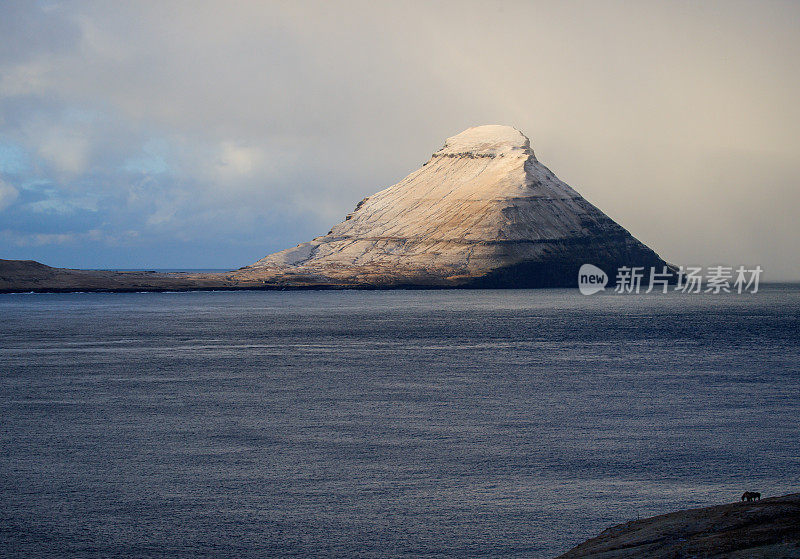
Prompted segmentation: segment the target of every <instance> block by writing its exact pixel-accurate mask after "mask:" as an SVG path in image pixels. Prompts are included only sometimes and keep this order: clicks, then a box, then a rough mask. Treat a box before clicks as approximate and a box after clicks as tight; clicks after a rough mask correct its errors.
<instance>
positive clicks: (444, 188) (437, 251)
mask: <svg viewBox="0 0 800 559" xmlns="http://www.w3.org/2000/svg"><path fill="white" fill-rule="evenodd" d="M591 258H594V263H600V264H602V263H603V261H606V262H607V263H608V264H617V263H627V262H628V261H630V263H631V264H636V265H652V264H659V263H660V264H663V261H661V260H660V259H659V258H658V257H657V256H656V255H655V253H653V252H652V251H651V250H650V249H648V248H647V247H645V246H644V245H642V244H641V243H640V242H639V241H637V240H636V239H634V238H633V237H632V236H631V235H630V234H629V233H628V232H627V231H625V230H624V229H623V228H622V227H620V226H619V225H617V224H616V223H614V222H613V221H612V220H611V219H610V218H608V217H607V216H606V215H605V214H603V213H602V212H601V211H600V210H598V209H597V208H595V207H594V206H593V205H591V204H590V203H589V202H587V201H586V200H585V199H583V198H582V197H581V196H580V195H579V194H578V193H577V192H576V191H575V190H573V189H572V188H571V187H569V186H568V185H567V184H565V183H563V182H562V181H560V180H559V179H558V178H557V177H556V176H555V175H554V174H553V173H552V172H550V170H549V169H547V168H546V167H545V166H544V165H542V164H541V163H539V161H538V160H537V159H536V157H535V155H534V153H533V150H532V149H531V147H530V141H529V140H528V138H526V137H525V136H524V135H523V134H522V133H521V132H520V131H519V130H516V129H515V128H512V127H510V126H499V125H487V126H477V127H474V128H469V129H467V130H465V131H464V132H462V133H460V134H458V135H456V136H453V137H451V138H448V139H447V141H446V143H445V145H444V147H443V148H442V149H440V150H439V151H437V152H436V153H434V154H433V155H432V157H431V159H430V160H429V161H428V162H427V163H426V164H425V165H423V167H422V168H421V169H419V170H417V171H414V172H413V173H411V174H410V175H408V176H407V177H406V178H404V179H403V180H402V181H400V182H399V183H397V184H395V185H394V186H390V187H389V188H386V189H385V190H382V191H380V192H377V193H375V194H373V195H371V196H369V197H367V198H365V199H364V200H363V201H362V202H360V203H359V204H358V206H357V207H356V209H355V210H354V211H353V212H352V213H350V214H348V216H347V217H346V219H345V220H344V221H343V222H341V223H339V224H337V225H335V226H334V227H333V229H331V231H330V232H329V233H328V234H327V235H324V236H322V237H317V238H315V239H313V240H311V241H310V242H307V243H303V244H301V245H298V246H297V247H295V248H290V249H287V250H284V251H281V252H277V253H275V254H271V255H269V256H267V257H265V258H262V259H261V260H259V261H258V262H256V263H254V264H252V265H251V266H248V267H245V268H243V269H242V270H241V271H240V272H239V275H240V276H242V277H243V278H244V277H246V278H249V279H253V278H257V277H262V276H263V277H264V279H265V281H274V280H276V279H277V280H280V278H281V277H290V278H294V279H297V278H301V279H302V278H306V280H307V281H310V282H322V283H326V282H327V283H360V284H374V285H392V284H398V285H401V284H420V285H457V284H464V283H468V282H469V281H471V280H474V279H475V278H481V277H485V276H487V274H491V273H492V272H496V271H498V270H504V269H509V267H514V266H516V267H517V268H519V266H520V265H521V266H523V268H524V266H526V265H528V268H530V269H529V270H528V271H527V272H526V271H525V270H524V269H522V270H521V271H520V270H518V271H517V272H515V276H514V277H516V278H517V279H516V280H511V281H517V282H518V283H519V282H520V281H521V285H527V284H530V285H538V284H539V283H541V282H538V281H537V280H536V278H530V277H527V276H525V274H528V275H529V276H530V275H531V274H534V275H535V274H540V275H541V274H544V275H551V268H552V270H555V267H557V266H561V267H567V268H570V267H571V266H572V265H573V264H575V266H580V264H581V263H583V261H592V260H591ZM626 259H627V260H626ZM548 262H552V263H553V266H552V267H551V268H548V267H547V266H548ZM530 266H533V268H531V267H530ZM576 269H577V268H576ZM554 273H555V272H553V274H554ZM565 273H566V272H565ZM520 274H521V276H520ZM529 280H530V281H529ZM551 283H553V282H552V281H550V282H544V283H543V285H545V284H551ZM557 283H558V282H557V281H556V282H555V284H557ZM509 286H514V285H509Z"/></svg>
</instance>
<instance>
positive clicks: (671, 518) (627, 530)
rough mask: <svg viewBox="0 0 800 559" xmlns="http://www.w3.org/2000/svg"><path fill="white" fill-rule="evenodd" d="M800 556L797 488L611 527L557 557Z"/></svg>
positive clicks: (652, 558)
mask: <svg viewBox="0 0 800 559" xmlns="http://www.w3.org/2000/svg"><path fill="white" fill-rule="evenodd" d="M689 557H698V558H700V557H702V558H723V557H726V558H732V559H733V558H741V559H744V558H757V557H762V558H766V557H770V558H771V557H775V558H778V557H800V493H794V494H791V495H784V496H783V497H772V498H770V499H762V500H760V501H754V502H736V503H732V504H729V505H717V506H713V507H707V508H702V509H690V510H684V511H679V512H673V513H669V514H664V515H661V516H654V517H652V518H645V519H643V520H635V521H632V522H628V523H626V524H620V525H619V526H613V527H611V528H609V529H607V530H606V531H604V532H603V533H601V534H600V535H599V536H597V537H595V538H592V539H590V540H587V541H585V542H584V543H582V544H580V545H579V546H578V547H575V548H573V549H571V550H570V551H568V552H567V553H565V554H563V555H561V556H559V557H558V558H557V559H577V558H592V559H622V558H626V559H627V558H631V559H633V558H648V559H668V558H669V559H676V558H689Z"/></svg>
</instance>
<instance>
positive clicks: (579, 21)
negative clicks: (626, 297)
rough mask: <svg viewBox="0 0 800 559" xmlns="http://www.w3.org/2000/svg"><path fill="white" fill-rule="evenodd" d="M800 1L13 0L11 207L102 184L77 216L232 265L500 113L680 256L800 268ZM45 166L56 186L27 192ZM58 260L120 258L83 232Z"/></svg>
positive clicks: (8, 5) (604, 202)
mask: <svg viewBox="0 0 800 559" xmlns="http://www.w3.org/2000/svg"><path fill="white" fill-rule="evenodd" d="M798 16H800V5H798V4H795V3H780V2H764V3H758V4H746V3H715V2H708V3H702V4H688V3H662V2H641V3H636V4H631V3H627V2H621V1H619V2H617V1H608V2H603V3H593V4H592V3H590V4H587V3H570V2H563V3H549V2H548V3H546V2H541V3H540V2H518V3H514V2H510V3H503V4H502V5H500V4H487V3H479V2H469V1H465V2H436V3H430V2H403V3H367V2H353V3H344V4H332V3H327V2H282V1H278V2H270V3H268V4H265V3H260V2H239V3H237V4H236V6H235V9H233V8H231V7H230V6H229V5H228V4H226V3H223V2H192V3H181V2H139V3H107V2H80V3H72V2H67V3H53V4H49V5H46V6H45V5H43V4H41V3H34V2H15V1H11V2H4V3H2V5H0V37H2V39H0V146H11V148H13V150H12V151H15V152H19V153H21V154H23V155H22V156H19V157H16V160H18V161H24V165H22V164H19V165H14V166H13V170H11V171H9V170H8V169H2V171H3V173H4V177H5V178H6V180H7V181H10V182H13V184H14V185H16V187H15V188H16V189H17V190H19V195H18V199H17V201H16V202H15V203H14V204H13V205H11V206H8V205H7V206H6V210H5V211H4V218H6V219H8V218H9V215H10V214H12V213H13V216H11V217H13V219H14V223H16V224H17V225H15V227H16V226H18V227H20V228H25V229H26V230H28V229H31V228H34V227H36V226H40V227H41V226H42V225H41V223H42V215H43V214H42V213H41V211H39V212H38V213H37V211H36V210H37V208H38V209H39V210H41V209H42V208H47V207H50V208H54V207H56V206H58V207H60V208H68V207H73V208H75V207H78V206H80V207H83V206H86V200H93V201H94V202H95V210H92V211H91V212H90V211H85V212H83V213H81V212H79V211H77V210H75V211H73V214H72V215H74V216H83V219H85V220H86V221H85V223H84V228H85V230H89V229H93V228H99V229H100V230H102V231H103V234H104V235H108V236H115V235H122V236H123V237H124V235H123V232H124V231H138V232H140V235H139V236H138V237H136V238H135V239H134V240H132V241H131V242H132V243H141V245H140V246H141V247H142V253H141V255H140V256H139V257H140V258H142V259H143V260H146V258H147V255H146V253H145V247H154V246H155V247H158V246H160V247H163V248H164V250H156V249H154V250H153V252H152V257H153V258H154V259H156V260H158V259H159V258H162V257H161V256H159V255H161V254H164V255H170V256H164V257H163V258H168V257H169V258H173V257H174V256H175V255H177V258H182V257H183V256H182V255H188V254H192V255H193V256H192V257H191V258H196V259H207V260H204V262H200V261H199V260H198V261H193V262H188V261H186V262H182V263H179V262H173V261H170V262H166V261H165V262H154V264H157V263H160V264H162V265H163V266H164V267H173V266H178V265H190V266H191V265H194V266H202V265H209V264H206V262H212V261H213V262H223V261H224V262H225V264H224V265H226V266H233V265H241V264H245V263H247V262H250V261H253V260H256V259H257V258H259V257H261V256H263V255H264V254H266V253H267V252H269V251H272V250H278V249H280V248H283V246H282V245H283V244H288V245H291V244H295V243H297V242H300V241H303V240H306V236H309V235H316V234H321V233H324V232H325V231H327V230H328V229H329V226H330V225H331V224H332V222H333V221H335V220H337V219H341V217H342V216H343V215H344V214H346V213H347V212H348V211H350V210H351V209H352V206H353V205H354V204H355V203H356V202H357V201H358V200H360V199H361V198H363V196H365V195H368V194H370V193H372V192H375V191H377V190H379V189H381V188H384V187H386V186H388V185H390V184H392V183H394V182H396V181H397V180H399V179H401V178H402V177H403V176H404V175H405V174H407V173H408V172H410V171H412V170H414V169H415V168H416V167H418V166H419V165H420V164H421V163H423V162H424V161H425V160H426V159H427V158H428V156H429V155H430V153H431V152H432V151H434V150H435V149H437V148H438V147H440V146H441V144H442V142H443V141H444V139H445V138H446V137H447V136H450V135H453V134H456V133H458V132H460V131H461V130H463V129H464V128H466V127H468V126H472V125H475V124H485V123H505V124H511V125H514V126H516V127H518V128H520V129H521V130H523V131H525V132H526V133H527V134H528V135H530V136H531V140H532V144H533V147H534V150H535V151H536V153H537V155H538V156H539V158H540V159H541V160H542V161H544V162H545V163H546V164H548V166H550V167H551V168H552V169H553V170H554V172H556V174H558V175H559V176H560V177H561V178H563V179H564V180H566V181H567V182H568V183H570V184H571V185H573V186H574V187H575V188H576V189H577V190H578V191H580V192H581V193H583V194H584V195H586V197H587V198H589V199H590V200H591V201H592V202H594V203H596V204H597V205H598V206H599V207H600V208H601V209H603V210H604V211H606V212H607V213H608V214H609V215H611V216H612V217H613V218H615V219H617V220H618V221H619V222H620V223H621V224H622V225H623V226H625V227H627V228H628V229H630V230H631V231H632V233H634V234H635V235H636V236H637V237H639V238H641V239H642V240H644V241H645V242H647V243H648V244H650V245H651V246H652V247H653V248H655V249H656V250H657V251H659V252H660V253H661V254H662V255H663V256H664V257H665V258H667V259H669V260H671V261H675V262H677V263H682V262H686V261H688V260H690V259H691V260H692V261H695V262H697V263H703V262H713V261H716V260H717V259H718V258H719V257H720V255H725V257H726V258H741V259H742V260H743V261H748V262H749V261H753V260H758V259H761V260H763V264H764V266H765V268H767V270H768V272H769V270H774V272H775V273H776V274H777V275H779V276H782V277H800V269H798V265H797V264H796V263H794V262H787V260H786V258H785V257H784V255H785V254H787V253H789V252H791V251H793V246H792V241H791V239H793V238H797V236H798V233H800V231H798V225H797V224H796V220H795V219H794V217H793V216H792V215H789V213H788V212H787V211H786V210H785V208H789V207H794V206H796V205H798V203H800V193H798V191H797V189H796V188H793V187H787V185H796V184H797V183H798V179H800V171H798V169H797V167H796V165H795V164H793V163H791V162H792V161H794V160H795V159H796V155H797V153H798V152H800V133H798V130H800V106H799V105H798V104H797V103H796V99H797V98H798V97H799V96H800V75H798V73H797V72H796V71H795V69H794V66H795V64H796V60H797V59H798V58H800V40H799V39H798V37H797V33H796V29H795V28H796V26H795V22H796V21H797V18H798ZM176 22H179V24H176ZM6 151H7V152H8V150H6ZM3 153H4V152H3V150H2V149H0V164H2V163H3V160H4V159H3ZM9 153H10V152H9ZM6 159H7V158H6ZM787 162H789V163H787ZM9 169H11V167H9ZM734 169H735V172H733V170H734ZM36 181H40V182H42V181H43V182H46V183H47V184H48V185H49V188H51V190H52V192H48V193H42V192H38V193H36V196H37V199H36V200H34V199H30V200H29V199H28V198H27V197H30V196H33V194H34V193H33V192H31V191H27V190H25V189H24V188H23V187H22V185H24V184H30V183H32V182H36ZM722 183H724V184H725V185H726V186H725V188H723V187H722V186H721V185H722ZM3 199H6V198H0V200H3ZM48 200H49V201H48ZM36 204H38V206H37V205H36ZM81 204H83V206H81ZM26 208H27V209H26ZM26 211H27V212H28V213H25V212H26ZM90 214H91V215H90ZM48 216H49V217H48V220H52V221H48V226H51V227H56V225H57V226H59V227H69V228H70V229H68V230H67V229H65V230H64V231H63V234H68V231H72V232H75V233H78V234H80V233H81V231H78V229H76V227H77V226H78V225H79V223H76V222H74V221H67V220H66V218H65V217H64V214H58V215H56V214H55V213H54V212H51V213H50V214H48ZM734 216H735V217H734ZM57 218H58V219H64V221H58V219H57ZM20 230H21V229H20ZM774 231H780V235H779V236H776V235H774V234H773V232H774ZM83 232H85V231H83ZM43 234H44V233H43ZM46 234H57V232H53V231H48V232H47V233H46ZM124 238H128V237H124ZM698 238H700V239H703V242H698V241H697V239H698ZM176 239H185V242H186V244H185V245H184V244H180V243H182V242H183V241H180V242H178V241H176ZM126 242H127V241H126ZM150 242H152V243H153V244H152V245H148V243H150ZM159 243H160V244H159ZM191 243H194V244H195V245H197V246H201V245H202V246H206V247H209V248H207V249H205V250H204V251H201V250H200V249H198V250H197V251H196V252H192V251H189V250H187V249H186V247H187V246H189V245H190V244H191ZM220 243H222V244H220ZM225 243H227V244H225ZM42 246H45V245H42ZM131 246H133V245H131ZM179 246H180V249H179V248H177V247H179ZM76 247H77V245H76ZM168 247H173V248H172V249H169V250H168ZM731 247H735V250H734V249H732V248H731ZM215 251H216V252H215ZM14 254H15V255H19V256H29V257H41V258H49V257H52V256H53V254H54V253H49V252H46V251H44V250H43V251H41V252H36V251H33V252H26V253H24V254H23V252H22V251H20V252H17V253H14ZM60 254H61V255H63V256H61V255H59V256H58V258H62V257H63V258H67V257H70V256H71V257H74V258H76V260H78V261H90V260H91V259H92V258H96V259H98V261H97V263H96V264H95V265H102V262H101V261H100V260H102V259H106V260H108V259H114V258H117V256H116V255H115V254H114V253H113V252H110V251H109V252H103V249H102V247H100V246H99V245H94V244H92V243H89V242H88V241H87V244H86V248H85V250H84V252H81V251H80V249H79V248H76V249H75V250H74V251H73V252H69V253H68V252H63V253H60ZM701 261H702V262H701ZM732 264H736V262H732Z"/></svg>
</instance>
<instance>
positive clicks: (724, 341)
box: [0, 285, 800, 558]
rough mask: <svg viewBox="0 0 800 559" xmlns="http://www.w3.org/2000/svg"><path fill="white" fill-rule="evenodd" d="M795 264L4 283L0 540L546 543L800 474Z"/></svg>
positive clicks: (570, 540) (474, 548)
mask: <svg viewBox="0 0 800 559" xmlns="http://www.w3.org/2000/svg"><path fill="white" fill-rule="evenodd" d="M799 348H800V286H797V285H773V286H762V290H761V291H760V292H759V293H757V294H744V295H730V294H720V295H711V294H700V295H686V294H681V293H670V294H661V293H657V294H651V295H614V294H598V295H593V296H590V297H585V296H582V295H580V293H579V292H578V291H577V289H576V290H538V291H527V290H524V291H388V292H380V291H322V292H317V291H305V292H234V293H231V292H210V293H130V294H89V293H75V294H28V295H0V492H1V493H2V494H1V495H0V556H3V557H30V556H36V557H57V556H65V555H67V556H72V557H198V556H209V557H286V556H288V557H292V556H294V557H342V558H345V557H395V556H411V557H454V558H455V557H458V558H461V557H543V558H546V557H553V556H555V555H557V554H558V553H561V552H564V551H566V550H567V549H569V548H570V547H572V546H574V545H576V544H578V543H580V542H581V541H583V540H584V539H586V538H588V537H591V536H594V535H596V534H597V533H598V532H600V531H602V530H603V529H605V528H606V527H608V526H610V525H612V524H617V523H621V522H626V521H628V520H631V519H635V518H636V517H637V516H642V517H644V516H648V515H653V514H658V513H664V512H668V511H672V510H677V509H684V508H688V507H697V506H705V505H711V504H718V503H724V502H731V501H735V500H738V498H739V496H740V495H741V493H742V492H743V491H745V490H754V491H760V492H761V493H762V494H763V495H764V496H773V495H779V494H785V493H790V492H797V491H800V349H799Z"/></svg>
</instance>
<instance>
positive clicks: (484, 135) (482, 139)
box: [434, 124, 533, 156]
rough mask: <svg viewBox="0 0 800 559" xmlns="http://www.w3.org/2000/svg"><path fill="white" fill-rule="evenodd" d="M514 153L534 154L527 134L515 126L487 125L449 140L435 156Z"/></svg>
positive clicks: (468, 129)
mask: <svg viewBox="0 0 800 559" xmlns="http://www.w3.org/2000/svg"><path fill="white" fill-rule="evenodd" d="M514 151H519V152H521V153H523V154H525V155H530V154H531V153H533V152H532V151H531V142H530V140H529V139H528V138H527V137H526V136H525V134H523V133H522V132H520V131H519V130H517V129H516V128H514V127H513V126H504V125H501V124H485V125H483V126H473V127H472V128H467V129H466V130H464V131H463V132H461V133H460V134H456V135H455V136H451V137H450V138H447V140H446V141H445V143H444V147H443V148H442V149H440V150H439V151H437V152H436V153H435V154H434V155H435V156H436V155H438V156H443V155H445V156H454V155H464V154H473V155H479V156H480V155H483V156H497V155H500V154H506V153H510V152H514Z"/></svg>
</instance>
